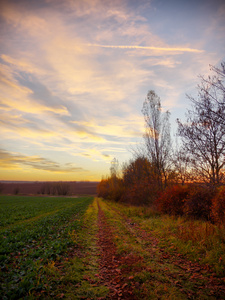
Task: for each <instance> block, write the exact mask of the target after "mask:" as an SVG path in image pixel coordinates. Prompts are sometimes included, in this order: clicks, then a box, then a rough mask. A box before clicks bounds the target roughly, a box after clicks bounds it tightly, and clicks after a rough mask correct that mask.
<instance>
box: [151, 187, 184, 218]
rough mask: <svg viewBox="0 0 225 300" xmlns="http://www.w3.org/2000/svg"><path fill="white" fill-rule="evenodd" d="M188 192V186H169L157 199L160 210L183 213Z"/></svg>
mask: <svg viewBox="0 0 225 300" xmlns="http://www.w3.org/2000/svg"><path fill="white" fill-rule="evenodd" d="M188 193H189V188H188V186H182V185H174V186H171V187H168V188H167V189H166V190H165V191H164V192H163V193H162V194H161V196H160V197H159V198H158V199H157V200H156V205H157V208H158V210H159V211H160V212H162V213H166V214H169V215H175V216H177V215H183V214H184V204H185V199H186V198H187V196H188Z"/></svg>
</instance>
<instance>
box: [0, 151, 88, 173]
mask: <svg viewBox="0 0 225 300" xmlns="http://www.w3.org/2000/svg"><path fill="white" fill-rule="evenodd" d="M0 162H1V169H2V168H6V169H17V168H19V169H24V168H25V167H27V166H28V167H31V168H32V169H37V170H43V171H49V172H57V173H70V172H80V171H82V172H83V171H85V170H84V169H83V168H81V167H75V166H74V164H72V163H66V164H65V165H60V164H59V163H57V162H55V161H53V160H49V159H46V158H43V157H40V156H25V155H22V154H20V153H12V152H8V151H6V150H3V149H0Z"/></svg>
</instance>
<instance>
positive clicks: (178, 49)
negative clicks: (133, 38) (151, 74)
mask: <svg viewBox="0 0 225 300" xmlns="http://www.w3.org/2000/svg"><path fill="white" fill-rule="evenodd" d="M86 46H88V47H99V48H112V49H141V50H156V51H162V52H194V53H203V52H205V50H199V49H194V48H186V47H155V46H138V45H100V44H86Z"/></svg>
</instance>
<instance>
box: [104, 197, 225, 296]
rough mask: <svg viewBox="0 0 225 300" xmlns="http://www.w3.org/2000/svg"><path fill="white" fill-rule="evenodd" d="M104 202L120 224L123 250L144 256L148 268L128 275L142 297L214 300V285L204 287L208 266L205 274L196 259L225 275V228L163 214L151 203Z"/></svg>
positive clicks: (114, 224) (117, 232)
mask: <svg viewBox="0 0 225 300" xmlns="http://www.w3.org/2000/svg"><path fill="white" fill-rule="evenodd" d="M100 205H101V207H102V209H103V211H104V212H105V215H106V216H107V218H108V221H109V222H110V223H111V225H112V227H113V228H114V236H115V239H114V242H115V243H116V245H117V249H118V252H119V253H120V254H121V255H123V256H125V255H127V254H128V253H132V254H134V255H136V256H137V257H141V258H142V261H141V264H142V266H143V268H142V269H141V268H139V270H138V271H136V272H135V269H134V270H133V271H132V272H131V273H130V274H129V273H128V274H127V276H128V277H129V276H131V275H132V276H134V280H135V282H137V283H138V284H137V288H136V295H137V297H139V298H141V299H159V298H160V299H188V298H193V299H214V297H213V296H212V298H211V296H210V295H211V294H210V293H211V290H210V288H209V287H207V288H205V290H204V291H203V288H202V287H203V286H205V285H207V284H206V282H207V280H208V277H210V276H211V275H210V273H208V269H207V270H205V271H204V272H200V273H199V271H198V270H197V268H195V263H196V262H198V263H201V264H208V265H209V267H210V268H211V269H212V270H213V271H214V272H216V273H217V275H218V276H219V277H220V278H221V279H222V278H223V277H224V275H225V271H224V265H225V261H224V254H225V251H224V250H225V243H224V231H222V230H221V228H218V227H216V226H215V225H212V224H210V223H206V222H201V221H193V220H186V219H183V218H173V217H169V216H165V215H160V214H158V213H155V212H154V210H152V209H150V208H143V207H140V208H137V207H127V206H124V205H121V204H118V203H114V202H108V201H102V200H101V201H100ZM123 267H124V268H125V267H126V266H122V268H123ZM134 267H135V266H134ZM196 270H197V271H196ZM193 274H194V275H193ZM211 274H212V273H211ZM195 276H196V278H195ZM196 280H197V281H196ZM216 292H217V291H214V293H216ZM218 293H219V292H218ZM218 296H219V294H217V295H216V296H215V297H218Z"/></svg>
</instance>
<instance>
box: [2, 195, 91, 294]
mask: <svg viewBox="0 0 225 300" xmlns="http://www.w3.org/2000/svg"><path fill="white" fill-rule="evenodd" d="M92 201H93V197H81V198H60V197H58V198H53V197H22V196H1V198H0V268H1V273H0V278H1V288H0V294H1V295H2V296H3V299H19V298H23V297H25V296H26V297H29V298H32V297H41V295H42V296H44V295H45V294H48V295H50V296H52V297H54V296H57V295H55V292H54V290H55V287H54V282H51V284H50V281H49V273H51V270H50V271H49V269H51V268H52V267H53V266H54V265H55V264H61V263H62V262H64V261H66V259H67V260H68V257H70V256H72V253H73V252H74V249H75V248H76V246H78V245H77V240H76V239H75V236H77V235H78V233H79V232H80V231H81V228H82V226H83V219H84V214H85V212H86V210H87V208H88V206H89V205H90V204H91V203H92ZM62 268H63V266H62Z"/></svg>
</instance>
